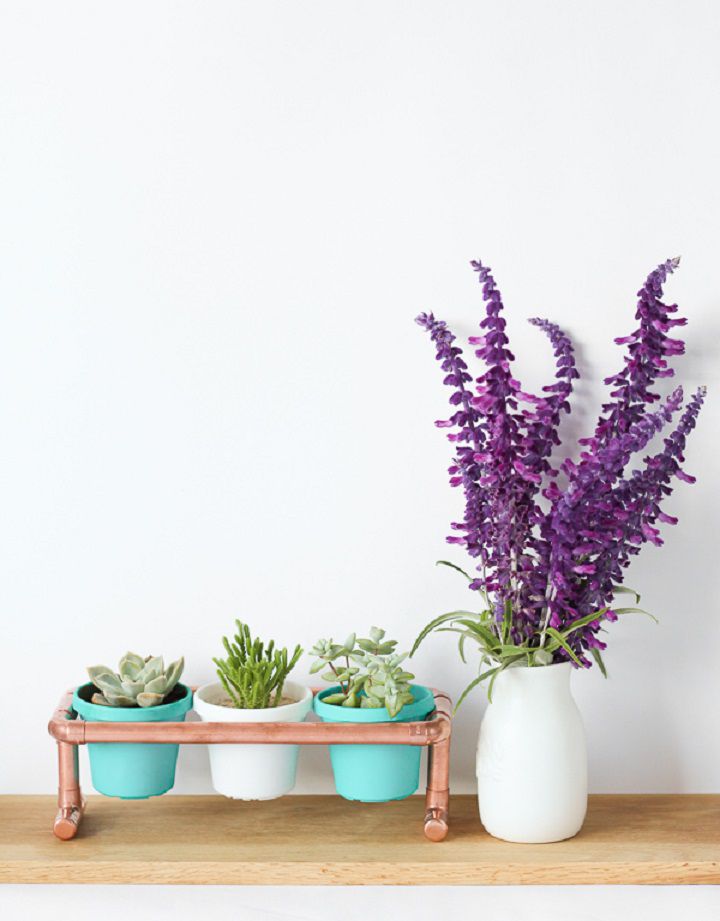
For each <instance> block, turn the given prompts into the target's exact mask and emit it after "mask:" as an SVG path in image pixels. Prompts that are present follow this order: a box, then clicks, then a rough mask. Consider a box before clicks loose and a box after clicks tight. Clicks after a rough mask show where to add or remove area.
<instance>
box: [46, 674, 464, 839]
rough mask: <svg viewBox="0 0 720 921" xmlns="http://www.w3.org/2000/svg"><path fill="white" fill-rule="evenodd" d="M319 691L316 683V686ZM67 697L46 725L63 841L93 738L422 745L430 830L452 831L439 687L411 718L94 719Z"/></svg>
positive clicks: (444, 707)
mask: <svg viewBox="0 0 720 921" xmlns="http://www.w3.org/2000/svg"><path fill="white" fill-rule="evenodd" d="M313 691H314V692H316V691H317V689H316V688H314V689H313ZM72 694H73V692H72V690H70V691H68V692H67V693H66V694H64V695H63V697H62V699H61V700H60V703H59V705H58V707H57V709H56V710H55V712H54V713H53V715H52V718H51V720H50V722H49V723H48V731H49V733H50V735H51V736H52V737H53V738H54V739H55V740H56V742H57V746H58V812H57V816H56V818H55V824H54V826H53V831H54V833H55V835H56V837H58V838H60V839H61V840H63V841H68V840H70V839H71V838H74V837H75V835H76V834H77V831H78V828H79V826H80V821H81V819H82V815H83V811H84V808H85V801H84V799H83V796H82V791H81V789H80V777H79V767H78V746H79V745H86V744H88V743H93V742H137V743H140V742H153V743H160V744H178V743H181V744H183V745H217V744H228V743H229V744H238V745H242V744H245V745H252V744H263V745H268V744H285V745H287V744H293V745H329V744H332V745H358V744H364V745H417V746H422V747H426V748H427V749H428V780H427V792H426V795H425V820H424V828H425V836H426V837H427V838H429V839H430V841H442V840H443V839H444V838H445V836H446V835H447V832H448V806H449V801H450V789H449V787H450V733H451V731H452V701H451V700H450V698H449V697H448V696H447V694H443V693H442V692H441V691H437V690H434V689H433V694H434V696H435V710H434V711H433V713H432V714H431V715H430V717H429V718H428V719H427V720H424V721H423V722H412V723H364V724H358V723H199V722H192V723H99V722H98V723H94V722H86V721H85V720H83V719H80V718H78V715H77V713H75V711H74V710H73V709H72Z"/></svg>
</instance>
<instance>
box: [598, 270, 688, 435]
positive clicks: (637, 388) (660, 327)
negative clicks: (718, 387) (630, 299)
mask: <svg viewBox="0 0 720 921" xmlns="http://www.w3.org/2000/svg"><path fill="white" fill-rule="evenodd" d="M679 264H680V257H679V256H678V257H676V258H675V259H668V260H667V261H666V262H663V263H662V264H661V265H659V266H658V267H657V268H656V269H654V270H653V271H652V272H651V273H650V274H649V275H648V277H647V278H646V280H645V284H644V285H643V286H642V288H641V289H640V290H639V291H638V305H637V311H636V313H635V319H636V320H638V321H639V326H638V328H637V329H636V330H635V331H634V332H632V333H630V335H629V336H622V337H620V338H618V339H616V340H615V342H616V344H618V345H627V347H628V348H627V355H626V356H625V367H624V368H623V369H622V371H620V372H618V373H617V374H614V375H613V376H612V377H608V378H606V379H605V383H606V384H609V385H611V386H613V387H614V388H615V389H614V390H612V391H611V393H610V396H611V397H613V398H614V400H613V402H608V403H605V404H604V406H603V413H604V415H602V416H601V417H600V419H599V420H598V424H597V427H596V429H595V435H594V436H593V438H591V439H587V440H586V441H581V444H588V445H590V446H594V445H596V444H602V443H604V442H606V441H607V440H608V439H609V438H611V437H612V436H613V435H614V434H616V433H620V432H623V431H625V430H627V429H628V428H629V427H630V426H631V425H632V424H633V423H634V422H635V421H636V420H637V419H639V418H640V416H642V414H643V412H644V410H645V405H646V404H648V403H654V402H656V401H657V400H659V399H660V396H659V394H657V393H656V392H655V391H654V390H652V389H651V388H652V387H653V385H654V383H655V381H656V380H657V379H659V378H663V377H672V376H673V375H674V373H675V372H674V371H673V370H672V368H670V367H668V359H669V358H672V357H674V356H675V355H682V354H683V352H684V351H685V346H684V343H683V342H682V341H681V340H680V339H672V338H671V337H670V336H668V335H667V333H668V331H669V330H671V329H672V328H673V327H674V326H684V325H685V323H686V322H687V320H685V319H682V318H672V317H671V314H673V313H676V312H677V305H676V304H671V305H668V304H664V303H663V302H662V301H661V300H660V298H661V296H662V292H663V284H664V283H665V280H666V278H667V276H668V275H669V274H670V273H672V272H674V271H675V269H676V268H677V267H678V265H679Z"/></svg>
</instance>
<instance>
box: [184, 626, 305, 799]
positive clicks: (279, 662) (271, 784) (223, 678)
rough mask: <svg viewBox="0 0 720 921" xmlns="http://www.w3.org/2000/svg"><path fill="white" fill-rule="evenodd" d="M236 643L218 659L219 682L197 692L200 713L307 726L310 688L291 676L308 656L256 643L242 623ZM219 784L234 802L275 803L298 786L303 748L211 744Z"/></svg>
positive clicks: (210, 718)
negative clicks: (290, 678) (299, 756)
mask: <svg viewBox="0 0 720 921" xmlns="http://www.w3.org/2000/svg"><path fill="white" fill-rule="evenodd" d="M236 625H237V632H236V634H235V637H234V639H233V640H230V639H228V637H223V645H224V647H225V652H226V653H227V655H226V657H225V658H216V659H213V661H214V663H215V665H216V666H217V676H218V678H219V679H220V680H219V681H216V682H213V683H211V684H206V685H204V686H203V687H201V688H198V690H197V691H196V693H195V711H196V713H197V714H198V716H199V717H200V719H201V720H204V721H205V722H214V723H280V722H283V723H302V722H303V720H304V719H305V717H306V716H307V715H308V713H309V712H310V710H311V708H312V691H311V690H310V688H307V687H303V686H302V685H300V684H295V683H294V682H291V681H288V680H287V677H288V675H289V674H290V672H291V671H292V670H293V668H294V667H295V665H296V663H297V661H298V659H299V658H300V656H301V655H302V649H301V647H300V646H296V647H295V651H294V652H293V654H292V656H289V655H288V651H287V649H278V648H276V646H275V642H274V641H273V640H271V641H270V642H269V643H268V644H267V645H266V644H265V643H264V642H263V641H261V640H259V639H253V637H252V635H251V633H250V628H249V627H248V626H247V624H244V623H242V622H241V621H239V620H238V621H236ZM208 748H209V752H210V770H211V772H212V780H213V786H214V787H215V789H216V790H217V791H218V793H222V794H223V795H224V796H229V797H231V798H233V799H244V800H265V799H275V798H276V797H278V796H282V795H283V794H284V793H289V792H290V790H292V788H293V787H294V786H295V774H296V771H297V759H298V746H297V745H276V744H269V745H232V744H229V745H223V744H220V745H210V746H208Z"/></svg>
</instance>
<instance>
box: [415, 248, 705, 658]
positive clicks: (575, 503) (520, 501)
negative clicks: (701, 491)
mask: <svg viewBox="0 0 720 921" xmlns="http://www.w3.org/2000/svg"><path fill="white" fill-rule="evenodd" d="M677 265H678V260H676V259H671V260H668V261H667V262H665V263H663V264H662V265H660V266H659V267H658V268H657V269H655V270H654V271H653V272H651V273H650V275H649V276H648V278H647V280H646V282H645V284H644V285H643V287H642V288H641V289H640V291H639V293H638V295H639V301H638V308H637V313H636V318H637V320H638V321H639V326H638V328H637V329H636V330H635V331H634V332H633V333H631V334H630V335H629V336H625V337H622V338H621V339H617V340H616V342H618V343H619V344H623V345H627V347H628V348H627V355H626V358H625V367H624V368H623V370H622V371H621V372H619V373H618V374H616V375H614V376H613V377H611V378H608V379H607V380H606V383H608V384H611V385H612V386H613V390H612V392H611V397H612V401H611V402H608V403H606V404H605V405H604V406H603V413H602V415H601V417H600V419H599V420H598V423H597V426H596V428H595V433H594V435H593V436H592V437H590V438H586V439H581V440H580V444H581V445H582V446H583V450H582V451H581V453H580V456H579V457H578V458H577V460H571V459H570V458H567V459H566V460H565V461H564V462H563V463H562V465H561V470H562V472H563V473H564V474H565V477H566V478H567V484H566V486H565V487H564V488H561V487H560V485H559V483H558V480H557V474H558V471H557V470H556V469H554V468H553V467H552V466H551V463H550V457H551V454H552V452H553V449H554V448H555V447H556V446H557V445H558V444H559V438H558V426H559V424H560V420H561V416H562V414H563V413H565V412H569V411H570V405H569V402H568V398H569V396H570V394H571V391H572V385H573V381H574V380H575V379H576V378H577V377H578V376H579V375H578V372H577V369H576V367H575V361H574V356H573V348H572V343H571V341H570V339H569V337H568V336H567V335H566V334H565V333H564V332H563V331H562V330H561V329H560V328H559V327H558V326H557V325H555V324H554V323H551V322H550V321H548V320H541V319H537V318H536V319H533V320H531V321H530V322H531V323H533V325H535V326H537V327H538V328H540V329H541V330H543V332H545V333H546V335H547V336H548V338H549V340H550V343H551V345H552V347H553V351H554V355H555V359H556V375H555V382H554V383H553V384H549V385H547V386H545V387H544V388H543V390H542V394H541V395H538V396H536V395H534V394H530V393H527V392H526V391H524V390H523V389H522V386H521V384H520V382H519V381H518V380H517V379H515V378H514V377H513V375H512V371H511V366H512V362H513V361H514V356H513V355H512V353H511V351H510V349H509V342H508V338H507V334H506V325H505V320H504V317H503V315H502V313H503V304H502V298H501V296H500V292H499V291H498V289H497V286H496V284H495V280H494V279H493V276H492V274H491V272H490V270H489V269H488V268H487V267H486V266H483V265H482V263H480V262H473V263H472V267H473V269H474V270H475V271H476V272H477V274H478V279H479V281H480V283H481V285H482V293H483V300H484V302H485V316H484V318H483V319H482V321H481V323H480V326H481V335H479V336H473V337H471V338H470V344H471V345H473V346H475V354H476V356H477V357H478V358H481V359H482V360H483V361H484V362H485V365H486V369H485V371H484V373H483V374H481V375H480V376H479V377H477V378H476V379H475V385H476V386H475V389H474V391H473V389H472V388H471V382H472V376H471V374H470V372H469V371H468V368H467V364H466V362H465V360H464V358H463V356H462V350H461V349H460V348H459V347H458V346H457V345H456V344H455V336H454V335H453V334H452V332H451V331H450V330H449V329H448V328H447V325H446V324H445V323H444V322H443V321H441V320H436V319H435V317H434V316H433V315H432V314H421V315H420V316H419V317H418V318H417V322H418V323H419V324H420V325H421V326H422V327H423V328H424V329H426V330H428V332H429V333H430V335H431V338H432V340H433V342H434V343H435V347H436V355H437V359H438V361H440V362H441V367H442V370H443V373H444V375H445V376H444V383H445V384H446V385H447V386H448V387H450V388H451V389H452V395H451V397H450V403H451V405H452V406H453V407H454V412H453V413H452V415H451V416H450V418H449V419H447V420H442V421H440V422H438V423H436V424H437V425H438V426H440V427H442V428H447V429H448V430H449V431H448V436H447V437H448V439H449V440H450V441H451V442H452V443H453V444H454V446H455V457H454V459H453V462H452V465H451V466H450V468H449V473H450V482H451V484H452V485H453V486H460V485H461V486H462V487H463V491H464V493H465V516H464V519H463V520H462V521H460V522H455V523H453V525H452V528H453V531H454V534H453V535H452V536H451V537H449V538H448V540H449V541H451V542H453V543H458V544H461V545H463V546H464V547H465V548H466V550H467V552H468V553H469V555H470V556H471V557H472V558H473V559H476V560H478V564H477V570H478V575H477V576H476V577H475V578H474V579H473V580H472V581H471V583H470V587H471V588H472V589H476V590H482V591H483V592H485V593H487V594H488V595H489V596H491V603H492V604H493V606H494V610H495V612H496V616H497V617H498V619H500V618H501V617H502V613H503V611H504V609H505V607H506V605H509V606H510V609H511V611H512V621H511V626H510V639H511V640H512V642H513V643H516V644H524V645H527V646H528V647H529V648H534V647H537V646H538V645H540V644H542V642H543V639H544V636H545V628H546V627H547V626H552V627H555V628H557V629H560V630H562V629H567V628H569V627H570V626H571V625H572V624H573V623H574V622H575V621H577V620H578V619H579V618H583V617H588V618H590V617H591V616H592V615H594V614H595V613H596V612H601V611H602V610H603V609H605V608H609V609H610V610H608V611H607V613H606V614H605V615H602V614H601V613H598V618H597V619H596V620H591V621H590V622H589V623H588V624H587V625H586V626H585V627H583V628H582V629H577V630H575V631H573V632H572V633H570V635H569V639H568V642H569V643H570V645H571V647H572V648H573V650H574V652H575V654H576V655H577V657H578V658H579V660H580V662H581V664H583V665H590V660H589V659H588V658H587V656H586V655H585V653H586V652H590V651H592V650H602V649H604V648H605V643H603V642H602V641H601V640H600V639H599V638H598V637H597V633H598V630H599V629H600V623H601V620H602V619H607V620H612V619H614V615H613V612H612V609H611V605H612V603H613V592H614V590H615V586H617V585H618V584H620V583H621V582H622V579H623V575H624V570H625V568H626V567H627V565H628V564H629V562H630V559H631V558H632V556H634V555H635V554H636V553H637V552H638V551H639V549H640V547H641V546H642V545H643V544H644V543H647V542H651V543H654V544H660V543H662V540H661V537H660V531H659V528H658V524H674V523H675V521H676V519H674V518H673V517H672V516H670V515H667V514H666V513H665V512H663V510H662V509H661V503H662V501H663V500H664V499H665V498H666V497H667V496H668V495H669V494H670V492H671V486H670V483H671V481H672V479H673V478H674V477H677V478H678V479H681V480H684V481H687V482H693V478H692V477H690V476H688V475H687V474H686V473H685V472H684V471H683V470H682V468H681V466H680V465H681V463H682V461H683V456H682V452H683V449H684V446H685V440H686V438H687V435H688V434H689V432H690V431H691V430H692V428H693V427H694V426H695V422H696V420H697V416H698V413H699V411H700V407H701V405H702V402H703V399H704V395H705V391H704V388H702V389H701V390H699V391H698V392H697V393H696V394H695V395H694V396H693V398H692V399H691V400H690V402H689V403H688V405H687V406H686V408H685V410H684V412H683V414H682V416H681V419H680V421H679V423H678V425H677V426H676V428H675V429H674V431H673V432H672V434H671V435H669V436H668V437H667V438H666V439H665V446H664V448H663V450H662V451H661V452H659V453H658V454H655V455H654V456H652V457H647V458H645V461H644V467H643V468H642V469H641V470H635V471H633V473H632V475H631V476H630V477H629V478H628V479H624V478H623V472H624V470H625V469H626V468H627V466H628V464H629V463H630V461H631V459H632V457H633V456H634V455H635V454H636V453H637V452H638V451H642V450H643V448H645V447H646V446H647V444H648V443H649V442H650V441H651V439H652V438H653V437H654V436H655V435H656V434H657V433H658V432H659V431H660V430H661V429H662V427H663V426H664V425H665V424H667V423H668V422H669V421H670V419H671V418H672V416H673V414H674V413H675V412H677V411H678V410H679V408H680V406H681V404H682V390H681V389H680V388H677V389H676V390H675V391H673V393H672V394H671V395H670V396H669V397H668V398H667V399H666V400H665V402H664V404H663V405H662V406H661V408H660V409H658V410H656V411H654V412H648V410H647V408H648V407H649V406H650V405H651V404H653V403H655V402H657V401H658V400H659V399H660V397H659V395H658V394H657V393H656V392H655V391H654V390H653V389H652V388H653V387H654V386H655V382H656V381H657V380H659V379H661V378H664V377H670V376H672V374H673V371H672V370H671V369H670V368H669V367H668V360H669V359H670V358H671V357H674V356H675V355H679V354H682V352H683V343H682V342H681V341H680V340H677V339H673V338H671V337H670V336H669V335H668V333H669V331H670V330H671V329H672V328H673V327H675V326H680V325H683V324H684V323H685V320H683V319H676V318H673V317H672V316H671V314H673V313H675V312H676V310H677V308H676V306H675V305H671V306H668V305H665V304H664V303H663V302H662V301H661V300H660V297H661V295H662V286H663V284H664V282H665V280H666V278H667V275H668V274H669V273H671V272H672V271H674V269H675V268H677ZM521 404H522V406H521ZM540 496H542V503H543V504H542V505H541V500H540ZM553 655H554V659H555V660H556V661H561V660H563V659H565V658H567V655H566V653H565V652H564V651H563V650H562V649H559V650H556V651H555V652H554V654H553Z"/></svg>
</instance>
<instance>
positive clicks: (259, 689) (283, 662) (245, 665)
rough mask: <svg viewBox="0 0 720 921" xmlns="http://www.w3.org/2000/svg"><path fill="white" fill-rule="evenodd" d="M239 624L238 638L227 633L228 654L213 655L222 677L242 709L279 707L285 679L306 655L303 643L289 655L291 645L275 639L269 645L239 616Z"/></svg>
mask: <svg viewBox="0 0 720 921" xmlns="http://www.w3.org/2000/svg"><path fill="white" fill-rule="evenodd" d="M235 625H236V626H237V633H236V634H235V639H234V641H232V640H230V639H228V637H226V636H224V637H223V646H224V647H225V651H226V652H227V658H225V659H219V658H216V659H213V662H214V663H215V665H216V666H217V675H218V678H219V679H220V681H221V682H222V685H223V687H224V688H225V690H226V691H227V694H228V697H229V698H230V701H231V703H232V705H233V706H234V707H236V708H238V709H239V710H258V709H264V708H266V707H277V706H278V704H279V703H280V701H281V700H282V693H283V687H284V686H285V681H286V679H287V677H288V675H289V674H290V672H291V671H292V670H293V668H295V665H296V664H297V660H298V659H299V658H300V656H301V655H302V652H303V650H302V647H301V646H296V647H295V651H294V652H293V654H292V656H289V655H288V651H287V649H285V648H283V649H277V648H276V647H275V640H270V642H269V643H268V644H267V645H265V643H264V642H263V641H262V640H260V639H253V636H252V634H251V633H250V628H249V627H248V625H247V624H244V623H243V622H242V621H240V620H236V621H235Z"/></svg>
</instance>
